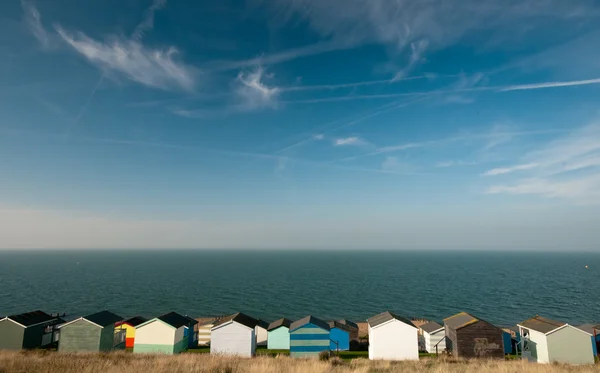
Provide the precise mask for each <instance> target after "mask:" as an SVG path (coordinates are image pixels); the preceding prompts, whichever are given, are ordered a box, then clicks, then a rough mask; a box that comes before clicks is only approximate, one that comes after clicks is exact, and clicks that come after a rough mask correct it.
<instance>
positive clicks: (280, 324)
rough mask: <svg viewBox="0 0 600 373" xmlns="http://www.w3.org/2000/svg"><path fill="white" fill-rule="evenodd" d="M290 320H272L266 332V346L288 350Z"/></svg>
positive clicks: (270, 348)
mask: <svg viewBox="0 0 600 373" xmlns="http://www.w3.org/2000/svg"><path fill="white" fill-rule="evenodd" d="M291 324H292V320H289V319H286V318H283V319H279V320H277V321H273V322H272V323H270V324H269V327H268V328H267V332H268V333H269V337H268V339H267V348H268V349H269V350H289V349H290V325H291Z"/></svg>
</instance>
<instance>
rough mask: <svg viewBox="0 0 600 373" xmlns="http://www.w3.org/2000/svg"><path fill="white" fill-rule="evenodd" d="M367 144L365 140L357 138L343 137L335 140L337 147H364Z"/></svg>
mask: <svg viewBox="0 0 600 373" xmlns="http://www.w3.org/2000/svg"><path fill="white" fill-rule="evenodd" d="M367 144H368V143H367V142H366V141H365V140H363V139H361V138H360V137H357V136H351V137H343V138H339V139H335V140H334V142H333V145H335V146H364V145H367Z"/></svg>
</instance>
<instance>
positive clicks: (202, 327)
mask: <svg viewBox="0 0 600 373" xmlns="http://www.w3.org/2000/svg"><path fill="white" fill-rule="evenodd" d="M218 320H219V318H217V317H201V318H197V319H196V321H198V346H208V345H210V330H211V329H212V327H213V326H214V325H215V322H217V321H218Z"/></svg>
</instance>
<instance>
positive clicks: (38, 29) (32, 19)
mask: <svg viewBox="0 0 600 373" xmlns="http://www.w3.org/2000/svg"><path fill="white" fill-rule="evenodd" d="M21 7H22V8H23V13H24V14H23V18H24V20H25V24H26V25H27V27H28V28H29V30H30V31H31V33H32V34H33V36H34V37H35V38H36V39H37V40H38V42H39V43H40V44H41V46H42V47H43V48H44V49H51V48H52V47H54V35H51V34H50V33H48V31H46V29H45V28H44V25H43V24H42V16H41V15H40V12H38V10H37V8H36V7H35V6H33V4H31V3H29V2H27V1H24V0H21Z"/></svg>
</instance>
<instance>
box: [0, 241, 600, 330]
mask: <svg viewBox="0 0 600 373" xmlns="http://www.w3.org/2000/svg"><path fill="white" fill-rule="evenodd" d="M586 265H587V266H589V268H588V269H586V268H585V266H586ZM599 297H600V254H583V253H576V254H559V253H552V254H548V253H513V252H508V253H499V252H492V253H489V252H487V253H482V252H316V251H304V252H299V251H294V252H286V251H283V252H273V251H253V252H248V251H246V252H223V251H221V252H212V251H209V252H207V251H148V252H141V251H103V252H100V251H96V252H89V251H81V252H65V251H63V252H20V253H17V252H0V314H2V315H4V314H11V313H20V312H25V311H28V310H33V309H38V308H39V309H42V310H46V311H47V312H61V313H62V312H66V313H68V314H75V315H81V314H88V313H92V312H96V311H99V310H103V309H109V310H112V311H113V312H116V313H118V314H121V315H122V316H133V315H137V314H141V315H144V316H156V315H159V314H161V313H164V312H167V311H171V310H175V311H177V312H181V313H184V314H188V315H190V316H194V317H199V316H213V315H221V314H229V313H233V312H236V311H244V312H247V313H249V314H251V315H254V316H256V317H260V318H263V319H265V320H267V321H271V320H274V319H276V318H279V317H282V316H286V317H289V318H299V317H302V316H305V315H307V314H313V315H316V316H319V317H322V318H326V319H332V318H341V317H345V318H349V319H353V320H364V319H365V318H367V317H370V316H372V315H375V314H377V313H379V312H382V311H384V310H392V311H396V312H398V313H400V314H402V315H406V316H421V317H426V318H431V319H435V320H438V321H441V320H442V319H443V318H444V317H447V316H449V315H452V314H454V313H456V312H459V311H461V310H465V311H469V312H473V313H474V314H475V315H478V316H480V317H482V318H487V319H488V320H489V321H491V322H494V323H497V324H499V325H511V324H515V323H516V322H518V321H522V320H524V319H526V318H528V317H530V316H533V315H535V314H541V315H545V316H548V317H552V318H557V319H561V320H565V321H568V322H571V323H584V322H593V321H595V322H600V302H599Z"/></svg>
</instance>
